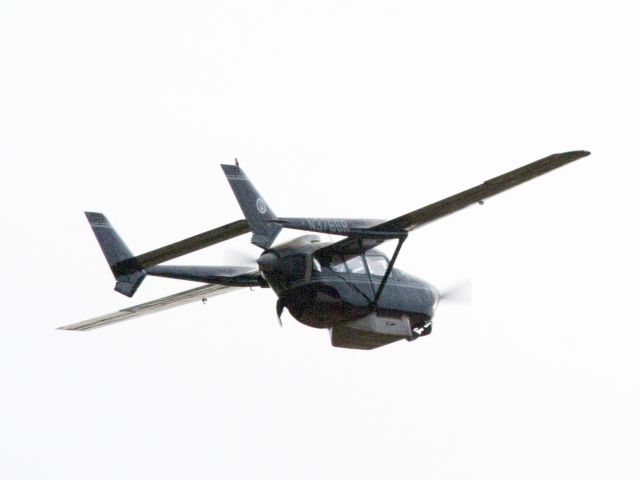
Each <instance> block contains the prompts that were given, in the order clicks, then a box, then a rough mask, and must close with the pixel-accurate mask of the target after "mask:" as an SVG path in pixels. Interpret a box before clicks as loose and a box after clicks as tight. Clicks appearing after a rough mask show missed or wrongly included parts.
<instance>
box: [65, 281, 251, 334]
mask: <svg viewBox="0 0 640 480" xmlns="http://www.w3.org/2000/svg"><path fill="white" fill-rule="evenodd" d="M240 288H242V287H228V286H224V285H205V286H203V287H198V288H192V289H191V290H186V291H184V292H180V293H176V294H173V295H169V296H168V297H162V298H158V299H157V300H152V301H150V302H147V303H143V304H141V305H135V306H133V307H128V308H124V309H122V310H120V311H118V312H114V313H108V314H107V315H102V316H100V317H95V318H91V319H89V320H85V321H84V322H79V323H74V324H72V325H65V326H63V327H59V328H58V330H91V329H93V328H98V327H103V326H105V325H110V324H112V323H116V322H121V321H123V320H129V319H131V318H135V317H141V316H142V315H148V314H150V313H155V312H160V311H162V310H167V309H169V308H173V307H177V306H179V305H185V304H187V303H192V302H198V301H201V300H206V299H207V298H209V297H214V296H216V295H221V294H223V293H228V292H233V291H234V290H239V289H240Z"/></svg>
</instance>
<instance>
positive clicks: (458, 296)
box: [440, 278, 472, 306]
mask: <svg viewBox="0 0 640 480" xmlns="http://www.w3.org/2000/svg"><path fill="white" fill-rule="evenodd" d="M471 300H472V289H471V280H469V279H468V278H467V279H465V280H460V281H458V282H456V283H453V284H451V285H448V286H447V287H445V288H443V289H441V290H440V301H441V302H447V303H451V304H457V305H462V306H469V305H471Z"/></svg>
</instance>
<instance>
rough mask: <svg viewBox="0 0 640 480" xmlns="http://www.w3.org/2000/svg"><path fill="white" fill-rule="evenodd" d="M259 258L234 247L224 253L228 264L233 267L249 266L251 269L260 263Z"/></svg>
mask: <svg viewBox="0 0 640 480" xmlns="http://www.w3.org/2000/svg"><path fill="white" fill-rule="evenodd" d="M259 256H260V255H259V254H258V255H256V254H254V253H250V252H247V251H246V250H241V249H239V248H233V247H231V248H228V249H227V250H225V253H224V259H225V262H226V263H229V264H231V265H242V266H245V265H247V266H251V267H254V266H255V265H256V264H257V263H258V257H259Z"/></svg>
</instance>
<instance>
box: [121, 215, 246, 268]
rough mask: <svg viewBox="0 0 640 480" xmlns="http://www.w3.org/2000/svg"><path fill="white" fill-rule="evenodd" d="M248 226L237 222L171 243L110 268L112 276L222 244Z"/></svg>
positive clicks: (241, 221) (242, 222) (243, 222)
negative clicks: (112, 272)
mask: <svg viewBox="0 0 640 480" xmlns="http://www.w3.org/2000/svg"><path fill="white" fill-rule="evenodd" d="M249 232H250V229H249V224H248V223H247V222H246V220H237V221H235V222H233V223H229V224H227V225H223V226H222V227H218V228H214V229H213V230H209V231H207V232H204V233H200V234H198V235H194V236H193V237H189V238H185V239H184V240H180V241H179V242H175V243H172V244H171V245H167V246H164V247H160V248H157V249H156V250H152V251H150V252H147V253H143V254H142V255H138V256H137V257H131V258H127V259H125V260H122V261H120V262H118V263H116V264H114V265H113V266H112V267H111V268H112V270H113V271H114V274H118V275H126V274H130V273H133V272H139V271H140V270H144V269H145V268H148V267H151V266H153V265H158V264H159V263H162V262H166V261H167V260H173V259H174V258H178V257H181V256H183V255H186V254H187V253H191V252H195V251H196V250H200V249H202V248H206V247H209V246H211V245H215V244H216V243H220V242H224V241H225V240H229V239H231V238H234V237H237V236H239V235H242V234H245V233H249Z"/></svg>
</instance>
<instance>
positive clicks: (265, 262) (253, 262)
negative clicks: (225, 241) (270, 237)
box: [225, 248, 286, 327]
mask: <svg viewBox="0 0 640 480" xmlns="http://www.w3.org/2000/svg"><path fill="white" fill-rule="evenodd" d="M274 260H277V259H276V257H275V256H274V255H273V254H267V255H264V256H262V257H261V256H260V255H258V256H256V255H252V254H251V253H249V252H247V251H245V250H241V249H238V248H230V249H228V250H227V251H226V253H225V261H227V262H229V263H232V264H234V265H243V266H244V265H247V266H249V265H250V266H257V267H259V268H260V269H261V270H267V271H269V269H270V268H272V265H273V263H274ZM285 307H286V302H285V301H284V300H283V299H282V298H278V301H277V302H276V315H277V316H278V323H279V324H280V327H282V314H283V313H284V309H285Z"/></svg>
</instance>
